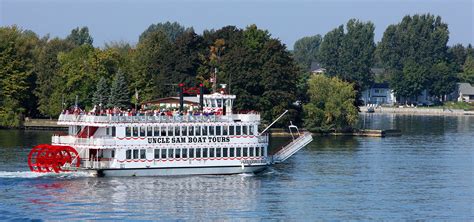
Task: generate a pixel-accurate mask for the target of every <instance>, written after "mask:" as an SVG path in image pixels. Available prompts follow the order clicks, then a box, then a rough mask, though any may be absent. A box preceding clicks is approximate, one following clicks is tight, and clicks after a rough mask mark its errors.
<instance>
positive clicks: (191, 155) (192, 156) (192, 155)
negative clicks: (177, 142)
mask: <svg viewBox="0 0 474 222" xmlns="http://www.w3.org/2000/svg"><path fill="white" fill-rule="evenodd" d="M189 158H194V148H190V149H189Z"/></svg>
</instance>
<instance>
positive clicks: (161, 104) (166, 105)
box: [141, 96, 199, 110]
mask: <svg viewBox="0 0 474 222" xmlns="http://www.w3.org/2000/svg"><path fill="white" fill-rule="evenodd" d="M183 101H184V107H185V109H190V110H194V109H198V108H199V96H184V97H183ZM141 105H142V107H153V106H155V107H157V108H161V109H178V108H179V97H177V96H173V97H165V98H159V99H154V100H150V101H145V102H143V103H141Z"/></svg>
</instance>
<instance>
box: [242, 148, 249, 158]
mask: <svg viewBox="0 0 474 222" xmlns="http://www.w3.org/2000/svg"><path fill="white" fill-rule="evenodd" d="M242 151H243V153H242V156H245V157H247V156H249V155H248V154H249V153H248V148H247V147H244V148H242Z"/></svg>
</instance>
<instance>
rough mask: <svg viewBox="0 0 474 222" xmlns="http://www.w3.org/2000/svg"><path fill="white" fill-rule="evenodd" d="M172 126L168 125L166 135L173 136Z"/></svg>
mask: <svg viewBox="0 0 474 222" xmlns="http://www.w3.org/2000/svg"><path fill="white" fill-rule="evenodd" d="M173 128H174V127H173V126H168V134H167V136H173V132H174V129H173Z"/></svg>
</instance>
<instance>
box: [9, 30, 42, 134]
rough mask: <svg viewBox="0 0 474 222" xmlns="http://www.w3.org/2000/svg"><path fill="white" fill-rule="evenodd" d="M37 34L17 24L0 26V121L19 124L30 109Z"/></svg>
mask: <svg viewBox="0 0 474 222" xmlns="http://www.w3.org/2000/svg"><path fill="white" fill-rule="evenodd" d="M37 44H38V37H37V36H36V35H35V34H34V33H33V32H31V31H23V30H21V29H19V28H18V27H16V26H11V27H2V28H0V103H1V104H0V124H1V125H4V126H18V125H19V124H20V123H21V116H22V115H23V114H25V112H26V111H28V110H29V109H31V106H30V105H29V101H30V100H35V98H34V97H33V95H32V94H31V93H30V92H31V91H32V90H33V88H34V82H35V73H34V62H35V58H34V55H35V53H34V51H35V49H36V46H37ZM33 107H34V106H33Z"/></svg>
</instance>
